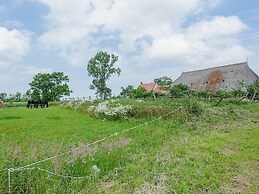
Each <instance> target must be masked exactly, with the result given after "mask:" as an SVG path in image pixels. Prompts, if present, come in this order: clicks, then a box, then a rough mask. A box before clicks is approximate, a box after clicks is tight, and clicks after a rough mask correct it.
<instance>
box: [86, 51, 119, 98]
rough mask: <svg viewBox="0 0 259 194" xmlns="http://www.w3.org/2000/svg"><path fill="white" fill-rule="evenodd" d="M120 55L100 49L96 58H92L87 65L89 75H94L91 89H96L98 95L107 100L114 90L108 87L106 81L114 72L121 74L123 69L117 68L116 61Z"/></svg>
mask: <svg viewBox="0 0 259 194" xmlns="http://www.w3.org/2000/svg"><path fill="white" fill-rule="evenodd" d="M118 58H119V57H118V56H115V55H114V54H109V53H108V52H104V51H100V52H98V53H97V54H96V55H95V57H94V58H91V59H90V60H89V62H88V65H87V71H88V75H89V76H92V77H93V81H92V84H91V85H90V89H91V90H96V95H97V96H98V97H100V99H102V100H105V99H107V97H110V96H111V92H112V90H111V89H110V88H108V87H107V85H106V81H107V80H109V78H110V77H111V75H112V74H117V75H118V76H119V75H120V72H121V69H120V68H115V67H114V63H115V62H116V61H118Z"/></svg>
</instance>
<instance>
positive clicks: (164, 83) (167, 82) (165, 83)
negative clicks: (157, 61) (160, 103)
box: [154, 76, 173, 89]
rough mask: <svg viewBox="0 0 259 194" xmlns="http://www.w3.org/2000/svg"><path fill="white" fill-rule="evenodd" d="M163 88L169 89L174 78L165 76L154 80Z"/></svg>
mask: <svg viewBox="0 0 259 194" xmlns="http://www.w3.org/2000/svg"><path fill="white" fill-rule="evenodd" d="M154 81H155V82H156V83H157V84H158V85H159V86H160V88H162V89H169V88H170V86H171V84H172V83H173V80H172V79H171V78H170V77H167V76H163V77H159V78H156V79H155V80H154Z"/></svg>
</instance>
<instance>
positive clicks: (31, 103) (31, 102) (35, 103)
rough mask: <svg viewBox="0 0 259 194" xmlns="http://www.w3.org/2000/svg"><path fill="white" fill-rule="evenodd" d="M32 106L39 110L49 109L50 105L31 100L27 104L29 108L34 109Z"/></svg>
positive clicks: (45, 102) (42, 101)
mask: <svg viewBox="0 0 259 194" xmlns="http://www.w3.org/2000/svg"><path fill="white" fill-rule="evenodd" d="M32 106H33V107H34V108H39V106H40V107H41V108H45V107H46V108H48V107H49V103H48V101H46V100H29V101H28V103H27V108H32Z"/></svg>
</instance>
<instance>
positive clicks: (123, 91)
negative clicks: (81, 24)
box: [120, 85, 134, 98]
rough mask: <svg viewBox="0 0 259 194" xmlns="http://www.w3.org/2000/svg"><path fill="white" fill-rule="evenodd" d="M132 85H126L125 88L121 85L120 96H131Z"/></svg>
mask: <svg viewBox="0 0 259 194" xmlns="http://www.w3.org/2000/svg"><path fill="white" fill-rule="evenodd" d="M133 91H134V87H133V86H132V85H128V86H127V87H126V88H124V87H121V92H120V96H121V97H123V98H133Z"/></svg>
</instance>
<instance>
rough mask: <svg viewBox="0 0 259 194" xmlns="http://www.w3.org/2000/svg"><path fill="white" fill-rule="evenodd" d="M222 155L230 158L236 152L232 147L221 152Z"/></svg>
mask: <svg viewBox="0 0 259 194" xmlns="http://www.w3.org/2000/svg"><path fill="white" fill-rule="evenodd" d="M221 153H222V154H223V155H224V156H230V155H232V154H234V153H235V150H234V149H233V148H231V147H226V148H224V149H223V150H222V151H221Z"/></svg>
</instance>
